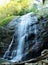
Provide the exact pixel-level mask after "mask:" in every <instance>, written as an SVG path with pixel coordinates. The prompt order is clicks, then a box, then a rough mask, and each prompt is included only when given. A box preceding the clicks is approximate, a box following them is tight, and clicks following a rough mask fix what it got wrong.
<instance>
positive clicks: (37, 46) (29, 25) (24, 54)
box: [0, 13, 48, 62]
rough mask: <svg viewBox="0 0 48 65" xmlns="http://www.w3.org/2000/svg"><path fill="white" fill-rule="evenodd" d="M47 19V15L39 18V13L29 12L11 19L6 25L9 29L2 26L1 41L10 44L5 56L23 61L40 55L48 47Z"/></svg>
mask: <svg viewBox="0 0 48 65" xmlns="http://www.w3.org/2000/svg"><path fill="white" fill-rule="evenodd" d="M47 20H48V18H47V17H46V18H43V17H42V18H41V19H40V20H39V19H38V16H37V15H33V16H32V13H29V14H27V15H24V16H21V17H19V18H17V19H14V20H13V21H11V22H10V23H9V24H8V25H7V26H5V28H6V29H7V30H3V29H2V28H1V30H2V33H1V32H0V34H1V36H0V39H1V40H0V42H2V43H4V45H6V43H7V44H8V45H7V46H8V49H7V51H6V52H5V54H4V58H6V59H9V60H10V61H12V62H19V61H21V62H22V61H26V60H30V59H32V58H37V57H39V56H40V55H41V52H42V51H43V50H44V49H48V21H47ZM4 31H5V32H4ZM12 39H13V42H12V43H11V41H12ZM5 40H7V41H5Z"/></svg>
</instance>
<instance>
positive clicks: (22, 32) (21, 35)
mask: <svg viewBox="0 0 48 65" xmlns="http://www.w3.org/2000/svg"><path fill="white" fill-rule="evenodd" d="M30 21H31V19H30V16H28V14H27V15H24V16H23V17H21V22H20V23H19V24H18V47H17V54H16V57H14V58H13V59H12V60H11V61H12V62H15V61H20V60H21V59H22V56H23V49H24V40H25V36H26V33H27V26H28V25H29V24H30Z"/></svg>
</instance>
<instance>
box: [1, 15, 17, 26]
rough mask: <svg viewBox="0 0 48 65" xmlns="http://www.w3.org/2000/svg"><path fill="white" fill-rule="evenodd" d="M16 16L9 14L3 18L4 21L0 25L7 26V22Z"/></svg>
mask: <svg viewBox="0 0 48 65" xmlns="http://www.w3.org/2000/svg"><path fill="white" fill-rule="evenodd" d="M15 17H16V16H9V17H6V18H5V19H3V20H2V21H0V26H5V25H6V24H8V23H9V22H10V21H11V20H12V19H14V18H15Z"/></svg>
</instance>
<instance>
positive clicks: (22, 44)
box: [3, 13, 38, 62]
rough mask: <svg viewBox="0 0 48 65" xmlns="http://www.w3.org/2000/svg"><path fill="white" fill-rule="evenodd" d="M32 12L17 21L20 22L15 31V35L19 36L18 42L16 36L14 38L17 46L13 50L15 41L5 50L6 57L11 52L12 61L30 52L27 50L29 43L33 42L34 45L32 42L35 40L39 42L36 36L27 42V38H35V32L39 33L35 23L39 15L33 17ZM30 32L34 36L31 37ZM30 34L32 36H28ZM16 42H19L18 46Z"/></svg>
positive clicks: (20, 58) (19, 59) (16, 60)
mask: <svg viewBox="0 0 48 65" xmlns="http://www.w3.org/2000/svg"><path fill="white" fill-rule="evenodd" d="M32 14H33V13H29V14H27V15H24V16H21V17H20V18H19V19H18V20H17V22H18V24H17V30H16V28H15V33H14V36H17V42H16V38H15V39H14V40H13V41H15V42H14V43H15V46H14V48H13V50H12V52H11V50H10V49H11V48H12V45H14V43H13V42H12V43H11V44H10V45H9V48H8V50H7V51H6V52H5V54H4V56H3V57H4V58H5V57H7V56H9V53H10V57H12V58H11V59H10V61H12V62H18V61H21V60H22V58H23V56H26V54H28V52H27V51H28V50H29V49H30V47H29V45H30V44H31V45H32V46H33V44H34V43H32V42H34V41H35V42H36V43H37V39H36V38H35V40H34V41H33V40H30V41H31V43H30V42H29V41H28V42H27V40H29V39H32V38H33V36H34V34H35V35H37V33H38V30H37V26H36V25H35V23H37V21H38V19H37V16H33V17H31V16H32ZM33 24H34V26H33ZM30 26H33V27H30ZM29 34H31V35H32V38H30V37H31V36H30V35H29ZM28 36H30V37H28ZM16 44H17V46H16ZM36 45H37V44H36ZM33 48H34V47H33ZM33 48H32V49H33ZM7 59H8V58H7Z"/></svg>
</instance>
